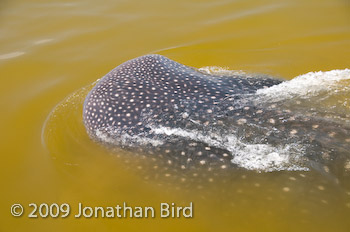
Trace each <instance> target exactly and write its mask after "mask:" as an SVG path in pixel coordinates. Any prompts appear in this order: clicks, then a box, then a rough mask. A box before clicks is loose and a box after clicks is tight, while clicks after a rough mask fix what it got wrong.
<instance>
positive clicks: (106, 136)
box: [95, 128, 164, 147]
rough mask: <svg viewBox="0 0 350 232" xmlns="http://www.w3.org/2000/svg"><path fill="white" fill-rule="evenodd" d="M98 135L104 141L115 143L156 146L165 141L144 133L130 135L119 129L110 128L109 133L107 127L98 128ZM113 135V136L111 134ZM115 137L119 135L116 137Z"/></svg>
mask: <svg viewBox="0 0 350 232" xmlns="http://www.w3.org/2000/svg"><path fill="white" fill-rule="evenodd" d="M95 133H96V137H97V138H99V139H100V140H101V141H102V142H105V143H108V144H115V145H127V146H130V145H133V144H134V145H136V146H140V145H141V146H142V145H148V144H150V145H152V146H154V147H156V146H160V145H162V144H163V143H164V142H163V141H161V140H158V139H151V138H146V137H144V136H142V135H129V134H127V133H120V132H119V131H118V130H114V131H113V130H111V129H109V130H108V133H106V132H105V128H101V129H97V130H96V132H95ZM111 135H112V136H111ZM115 137H118V139H116V138H115Z"/></svg>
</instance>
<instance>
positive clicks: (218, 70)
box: [198, 66, 246, 76]
mask: <svg viewBox="0 0 350 232" xmlns="http://www.w3.org/2000/svg"><path fill="white" fill-rule="evenodd" d="M198 70H199V71H201V72H203V73H207V74H214V75H228V76H231V75H243V74H245V75H246V73H245V72H244V71H242V70H230V69H229V68H227V67H218V66H205V67H202V68H199V69H198Z"/></svg>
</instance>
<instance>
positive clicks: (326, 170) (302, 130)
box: [83, 54, 350, 179]
mask: <svg viewBox="0 0 350 232" xmlns="http://www.w3.org/2000/svg"><path fill="white" fill-rule="evenodd" d="M285 82H286V81H284V80H281V79H277V78H273V77H270V76H266V75H247V74H240V73H235V74H230V75H225V74H212V73H207V72H204V71H201V70H198V69H195V68H192V67H189V66H186V65H183V64H180V63H178V62H176V61H173V60H171V59H169V58H167V57H165V56H162V55H156V54H151V55H144V56H141V57H138V58H135V59H132V60H129V61H126V62H125V63H123V64H121V65H119V66H117V67H116V68H114V69H113V70H111V71H110V72H109V73H107V74H106V75H105V76H104V77H103V78H101V79H100V80H99V81H98V82H97V84H96V85H95V86H94V87H93V88H92V89H91V91H90V92H89V93H88V95H87V96H86V99H85V102H84V106H83V122H84V125H85V128H86V130H87V133H88V134H89V136H90V137H91V138H92V139H93V140H95V141H97V142H99V143H101V144H103V145H104V146H106V147H109V148H111V149H114V148H117V149H122V150H126V151H130V152H131V153H132V154H135V155H140V156H142V157H146V159H147V158H149V160H152V159H153V160H157V162H158V163H157V164H154V165H153V166H152V165H151V166H152V167H153V168H154V169H159V168H160V167H161V168H163V169H165V174H164V175H165V176H166V175H170V171H169V172H168V170H175V171H176V172H177V173H179V172H186V171H188V170H198V169H201V170H206V171H212V170H217V171H220V172H225V170H228V169H235V170H237V169H243V170H255V171H258V172H266V171H267V172H271V171H281V170H287V171H288V170H294V171H307V170H310V169H313V170H317V171H318V172H320V173H322V174H323V175H325V176H327V177H328V178H330V179H337V178H336V177H338V176H344V175H349V173H350V154H349V150H350V145H349V144H350V126H349V124H348V125H346V123H345V124H344V123H339V122H336V121H334V120H328V119H327V118H323V117H319V115H315V114H312V113H311V111H310V112H299V111H298V110H297V109H295V108H293V107H289V105H288V104H287V103H286V102H287V101H284V100H283V99H282V100H280V101H271V98H267V97H266V96H265V95H264V91H265V90H271V89H273V87H274V86H280V85H283V84H284V83H285ZM273 95H274V93H273V92H272V96H273ZM269 96H270V97H271V91H270V95H269ZM346 117H347V116H345V118H346ZM159 160H161V161H159ZM159 162H161V163H159ZM335 176H336V177H335Z"/></svg>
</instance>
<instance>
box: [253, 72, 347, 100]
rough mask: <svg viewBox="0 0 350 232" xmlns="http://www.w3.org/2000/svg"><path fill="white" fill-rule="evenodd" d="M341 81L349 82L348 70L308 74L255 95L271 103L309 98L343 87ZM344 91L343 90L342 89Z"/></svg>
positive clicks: (261, 90) (260, 90)
mask: <svg viewBox="0 0 350 232" xmlns="http://www.w3.org/2000/svg"><path fill="white" fill-rule="evenodd" d="M342 80H350V70H349V69H343V70H332V71H327V72H322V71H319V72H309V73H306V74H303V75H300V76H297V77H295V78H293V79H292V80H290V81H285V82H282V83H281V84H278V85H274V86H271V87H270V88H266V89H259V90H258V91H257V95H259V96H260V97H264V98H265V99H266V98H268V100H269V101H270V102H271V101H274V102H276V101H282V100H285V99H291V98H293V97H300V98H309V97H312V96H315V95H318V94H319V93H320V92H323V91H330V93H332V92H331V91H333V90H335V89H336V88H339V87H341V88H342V87H343V86H341V85H340V84H339V82H340V81H342ZM343 89H344V88H343Z"/></svg>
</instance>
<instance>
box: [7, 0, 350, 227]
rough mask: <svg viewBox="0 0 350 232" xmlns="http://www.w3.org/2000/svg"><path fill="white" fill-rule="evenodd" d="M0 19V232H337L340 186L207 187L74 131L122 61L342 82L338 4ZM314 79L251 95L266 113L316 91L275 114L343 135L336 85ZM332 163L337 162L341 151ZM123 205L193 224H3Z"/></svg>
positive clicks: (226, 175)
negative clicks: (87, 103) (172, 209)
mask: <svg viewBox="0 0 350 232" xmlns="http://www.w3.org/2000/svg"><path fill="white" fill-rule="evenodd" d="M0 6H1V10H0V31H1V32H0V34H1V37H0V41H1V45H2V46H0V66H1V68H0V74H1V77H2V85H1V86H0V105H1V106H2V109H3V110H2V115H1V123H0V129H1V131H2V132H3V133H2V135H3V136H2V139H1V147H2V154H3V159H2V166H1V169H0V170H1V176H2V183H3V185H4V188H3V191H2V197H1V200H0V204H1V209H2V210H1V212H0V213H1V214H0V216H2V217H3V219H4V220H3V221H4V222H3V223H2V225H1V226H0V230H5V231H7V230H9V228H11V229H12V228H15V229H14V230H24V229H25V230H30V231H31V230H45V229H47V228H53V227H54V228H57V230H67V231H69V230H74V231H76V230H86V231H89V230H108V229H109V230H110V229H121V230H135V231H136V230H139V229H140V228H143V229H145V230H154V229H155V228H156V230H173V231H178V230H183V229H184V228H186V230H191V231H192V230H193V231H199V230H201V231H203V230H207V231H212V230H225V231H227V230H230V231H232V230H238V231H256V230H268V231H281V230H286V228H290V229H289V230H292V231H295V230H298V231H306V230H311V231H312V230H318V231H348V230H349V228H350V225H349V222H348V218H349V215H350V190H349V189H350V186H349V183H350V181H349V173H348V172H344V173H343V174H342V175H338V174H335V175H329V174H328V173H327V172H326V170H324V169H323V170H322V168H320V167H316V168H313V169H311V170H310V171H293V172H290V171H276V172H261V173H259V172H255V171H248V170H245V169H236V170H217V171H216V172H215V173H214V174H208V170H207V169H202V170H196V171H191V170H189V171H186V172H180V173H179V172H178V171H177V172H175V171H176V170H162V169H161V168H162V167H164V166H165V165H164V164H163V163H162V162H163V161H162V160H161V159H156V161H153V160H152V159H147V157H146V158H145V157H143V156H142V155H137V154H135V153H134V152H132V151H128V150H122V149H121V150H116V151H110V150H108V149H105V148H104V147H103V146H100V145H99V144H96V143H94V142H93V141H91V139H90V138H89V137H88V135H87V134H86V131H85V128H84V126H83V124H82V104H83V101H84V98H85V96H86V94H87V93H88V91H89V90H90V89H91V88H92V86H93V85H91V84H90V83H93V82H94V81H96V79H97V78H100V77H102V76H103V75H104V74H105V73H106V72H108V70H111V69H112V68H114V67H115V66H117V65H119V64H121V63H122V62H123V61H126V60H129V59H131V58H134V57H138V56H140V55H143V54H146V53H155V51H158V52H157V53H161V54H163V55H166V56H168V57H170V58H171V59H174V60H176V61H179V62H180V63H184V64H186V65H190V66H194V67H198V68H199V67H204V66H218V67H228V69H231V70H244V71H245V72H246V73H264V74H270V75H272V76H277V77H283V78H285V79H292V78H293V77H296V76H298V75H300V74H304V73H308V72H310V71H318V70H323V71H327V70H333V71H332V72H333V73H334V72H335V71H334V70H336V69H340V70H342V71H340V72H346V73H347V72H348V70H345V69H346V68H349V67H348V66H349V64H348V55H347V54H349V49H350V46H349V36H350V31H349V28H350V27H349V7H348V5H347V3H346V2H345V1H338V0H336V1H333V0H332V1H331V0H329V1H328V0H325V1H321V2H320V1H313V0H311V1H307V2H305V1H285V2H283V3H280V2H276V1H274V0H265V1H263V2H261V1H254V0H251V1H225V0H222V1H215V2H213V1H200V2H195V1H190V2H189V1H172V2H165V1H156V0H154V1H145V2H144V1H105V2H104V3H103V4H101V3H97V2H96V1H68V0H67V1H60V2H56V3H44V2H41V1H11V2H10V1H7V2H6V3H4V4H1V5H0ZM321 74H322V73H321ZM328 74H330V73H328ZM310 75H311V76H312V77H315V78H314V79H313V78H310ZM316 76H317V73H316V74H315V75H314V74H307V75H304V77H303V76H301V77H299V78H296V79H293V80H292V81H291V82H289V83H290V84H293V83H294V84H295V85H294V87H293V88H291V87H290V86H286V87H285V88H281V89H280V90H276V89H271V92H270V93H269V92H268V91H267V90H266V92H265V93H262V94H265V95H264V97H265V98H266V99H269V101H270V100H271V99H276V97H277V96H276V95H277V94H279V93H289V94H291V95H293V94H295V92H293V91H292V90H298V93H297V94H300V91H301V92H304V91H306V89H308V91H310V90H311V92H307V94H311V95H312V94H314V93H315V92H314V90H315V88H317V89H319V88H318V87H320V88H321V89H323V90H322V91H321V92H318V93H317V95H316V96H317V97H313V98H311V100H310V98H301V97H300V95H299V97H298V96H293V97H292V100H291V101H284V105H280V103H279V102H277V103H276V104H277V106H278V107H286V108H291V107H292V108H293V113H297V112H299V113H301V114H305V112H306V111H308V112H309V114H311V115H312V116H319V117H324V118H327V119H329V120H331V121H332V122H335V123H339V124H343V125H348V122H349V121H348V120H349V114H350V112H349V95H348V91H349V89H348V88H349V79H348V74H346V75H345V78H343V79H341V80H336V81H334V80H333V79H334V78H333V77H335V78H336V76H332V75H326V76H323V77H322V75H321V77H319V76H318V77H317V78H316ZM330 79H332V81H329V80H330ZM310 80H312V81H310ZM320 80H321V81H320ZM317 81H320V82H317ZM82 86H87V87H86V88H82ZM77 90H78V91H77ZM272 90H273V91H272ZM279 91H280V92H279ZM72 93H73V94H72ZM66 96H68V97H66ZM271 96H272V98H271ZM280 96H282V95H280ZM62 99H65V100H63V101H62ZM343 144H345V143H343ZM344 154H346V155H349V153H347V150H345V153H344ZM337 165H338V163H336V162H335V166H337ZM339 165H340V164H339ZM341 165H343V167H344V168H345V169H346V168H347V167H348V166H349V164H348V163H341ZM155 167H157V168H155ZM168 171H169V172H168ZM157 173H159V175H156V174H157ZM164 174H168V175H167V176H165V175H164ZM334 176H335V177H336V178H334ZM124 201H125V202H127V203H129V204H130V205H134V206H137V205H152V206H155V207H157V206H158V205H159V203H160V202H175V203H177V204H179V205H181V204H182V205H188V204H189V202H193V203H194V215H195V216H194V218H193V219H187V220H184V219H169V220H168V219H166V220H161V219H158V218H156V219H152V220H148V219H141V220H137V219H136V220H135V219H125V220H124V219H123V221H120V220H118V219H112V220H105V219H92V220H85V219H81V220H76V219H74V218H73V217H69V218H66V219H57V220H53V219H34V220H29V219H28V218H27V217H25V216H23V217H21V218H14V217H12V216H11V215H10V212H9V211H10V207H11V205H12V204H14V203H22V204H24V205H26V204H29V203H31V202H36V203H38V204H40V203H42V202H47V203H53V202H57V203H64V202H67V203H69V204H71V205H72V206H73V205H77V203H78V202H83V203H85V204H86V205H95V206H98V205H106V206H107V205H116V204H122V203H123V202H124ZM25 209H26V210H27V211H28V210H29V208H25Z"/></svg>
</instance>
